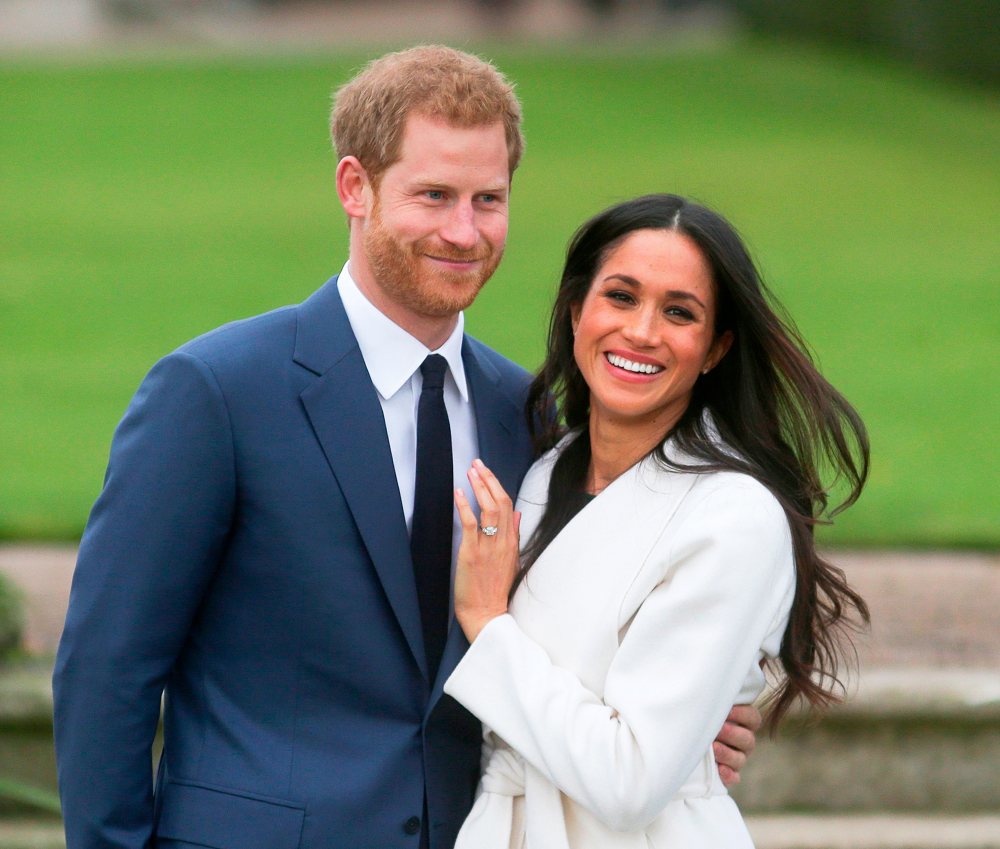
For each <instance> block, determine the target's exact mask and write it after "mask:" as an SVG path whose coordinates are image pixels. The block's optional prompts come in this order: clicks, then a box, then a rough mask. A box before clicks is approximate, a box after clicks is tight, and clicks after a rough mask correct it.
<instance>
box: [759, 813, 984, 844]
mask: <svg viewBox="0 0 1000 849" xmlns="http://www.w3.org/2000/svg"><path fill="white" fill-rule="evenodd" d="M747 826H748V827H749V828H750V833H751V834H752V835H753V839H754V842H755V843H756V844H757V849H1000V816H972V817H938V816H899V815H889V814H875V815H871V816H815V815H808V814H796V815H791V816H773V817H763V816H754V817H747Z"/></svg>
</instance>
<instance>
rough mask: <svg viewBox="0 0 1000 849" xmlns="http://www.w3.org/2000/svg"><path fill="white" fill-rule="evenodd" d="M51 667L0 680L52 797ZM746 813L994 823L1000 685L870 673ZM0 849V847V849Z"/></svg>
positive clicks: (29, 776)
mask: <svg viewBox="0 0 1000 849" xmlns="http://www.w3.org/2000/svg"><path fill="white" fill-rule="evenodd" d="M49 675H50V667H49V666H48V665H47V664H35V665H34V666H32V667H28V668H24V669H21V670H19V671H16V672H15V671H7V672H5V673H4V674H2V675H0V763H3V764H4V773H5V775H4V777H5V778H11V779H18V780H21V781H23V782H25V783H27V784H30V785H32V786H35V787H40V788H43V789H48V790H53V789H54V788H55V764H54V757H53V754H52V742H51V733H52V731H51V711H52V695H51V688H50V686H49ZM733 796H734V797H735V798H736V800H737V802H739V804H740V807H741V808H742V809H743V810H744V811H746V812H748V813H760V814H765V813H778V812H787V811H796V810H810V811H814V812H828V813H848V812H850V813H862V812H879V811H896V812H923V813H928V812H936V813H940V814H949V815H957V814H970V815H971V814H976V813H992V812H997V811H1000V676H997V675H996V673H995V672H994V671H993V670H923V671H914V670H912V669H904V670H898V669H896V670H893V669H888V670H870V671H869V673H868V674H867V675H866V676H864V677H863V678H862V684H861V686H860V687H859V688H858V689H857V691H856V692H855V693H854V694H853V696H852V698H851V699H850V700H849V701H848V702H847V703H846V704H845V705H843V706H841V707H839V708H837V709H835V710H832V711H831V712H830V714H829V715H828V716H826V717H825V718H824V719H823V720H822V721H820V722H818V723H812V724H810V723H808V722H806V721H805V720H804V719H803V718H802V717H792V718H791V719H790V720H789V721H788V722H787V723H786V725H785V726H783V728H782V730H781V732H780V733H779V736H778V738H777V739H776V740H768V739H766V738H765V739H762V740H761V742H760V744H759V746H758V750H757V751H756V752H755V753H754V755H753V757H752V759H751V761H750V763H749V764H748V766H747V767H746V769H745V771H744V777H743V781H742V783H741V784H740V785H739V786H738V787H736V788H735V789H734V791H733ZM3 845H4V844H3V843H0V846H3Z"/></svg>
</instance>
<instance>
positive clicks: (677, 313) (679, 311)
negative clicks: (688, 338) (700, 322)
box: [666, 307, 694, 321]
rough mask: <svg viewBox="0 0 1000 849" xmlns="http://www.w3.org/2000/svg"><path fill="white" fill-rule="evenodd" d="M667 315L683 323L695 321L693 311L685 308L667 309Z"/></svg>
mask: <svg viewBox="0 0 1000 849" xmlns="http://www.w3.org/2000/svg"><path fill="white" fill-rule="evenodd" d="M666 313H667V315H669V316H671V317H672V318H679V319H682V320H683V321H694V314H693V313H692V312H691V310H687V309H685V308H684V307H667V309H666Z"/></svg>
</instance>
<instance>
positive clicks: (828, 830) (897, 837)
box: [0, 814, 1000, 849]
mask: <svg viewBox="0 0 1000 849" xmlns="http://www.w3.org/2000/svg"><path fill="white" fill-rule="evenodd" d="M747 825H748V826H749V828H750V833H751V834H752V835H753V838H754V843H755V844H756V846H757V849H1000V816H969V817H931V816H900V815H890V814H879V815H872V816H853V817H850V816H816V815H809V814H796V815H793V816H770V817H765V816H752V817H748V818H747ZM0 846H2V847H3V849H65V847H66V842H65V840H64V839H63V830H62V826H61V825H58V824H55V823H38V822H32V821H30V820H18V821H11V822H3V821H0ZM720 849H721V847H720Z"/></svg>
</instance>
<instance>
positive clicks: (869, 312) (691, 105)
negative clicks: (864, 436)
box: [0, 37, 1000, 547]
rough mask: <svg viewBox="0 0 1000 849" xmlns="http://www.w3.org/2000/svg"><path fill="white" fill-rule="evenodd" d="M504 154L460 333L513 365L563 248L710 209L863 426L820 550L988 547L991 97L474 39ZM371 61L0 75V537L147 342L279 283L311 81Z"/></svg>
mask: <svg viewBox="0 0 1000 849" xmlns="http://www.w3.org/2000/svg"><path fill="white" fill-rule="evenodd" d="M472 49H476V50H478V52H480V53H481V54H482V55H486V56H489V57H490V58H492V59H493V60H495V62H496V63H497V64H498V65H499V66H500V67H501V68H502V69H503V70H504V71H505V72H506V73H507V74H508V75H509V76H511V77H512V78H513V79H514V80H516V82H517V85H518V92H519V94H520V96H521V98H522V100H523V103H524V108H525V116H526V124H525V126H526V132H527V137H528V151H527V154H526V157H525V160H524V164H523V165H522V167H521V169H520V170H519V171H518V173H517V175H516V177H515V181H514V192H513V208H512V221H511V229H510V238H509V245H508V249H507V255H506V259H505V260H504V262H503V264H502V265H501V268H500V270H499V271H498V273H497V274H496V276H495V277H494V279H493V280H492V282H491V283H490V284H489V286H488V287H487V288H486V290H485V291H484V293H483V294H482V296H481V297H480V299H479V301H477V303H476V305H475V307H474V308H473V309H472V310H471V311H470V315H469V320H468V325H469V328H470V329H471V331H472V332H473V333H474V334H476V335H478V336H480V337H481V338H483V339H484V340H485V341H487V342H488V343H490V344H492V345H493V346H494V347H496V348H498V349H499V350H500V351H502V352H504V353H506V354H508V355H509V356H511V357H513V358H514V359H516V360H518V361H519V362H521V363H522V364H524V365H525V366H527V367H529V368H532V367H534V366H536V365H537V364H538V362H539V360H540V357H541V351H542V344H543V337H544V333H545V327H546V323H547V317H548V311H549V306H550V303H551V299H552V295H553V292H554V287H555V284H556V281H557V278H558V273H559V269H560V266H561V261H562V254H563V251H564V249H565V245H566V242H567V240H568V238H569V236H570V234H571V233H572V231H573V230H574V228H575V227H576V226H577V225H578V224H579V223H581V222H582V221H583V220H584V219H585V218H586V217H588V216H589V215H591V214H593V213H594V212H596V211H598V210H599V209H601V208H603V207H604V206H606V205H608V204H611V203H613V202H616V201H619V200H623V199H626V198H628V197H631V196H634V195H637V194H642V193H647V192H650V191H673V192H679V193H683V194H688V195H691V196H694V197H696V198H697V199H699V200H701V201H703V202H705V203H707V204H709V205H711V206H714V207H715V208H717V209H719V210H721V211H722V212H724V213H725V214H727V215H728V216H729V217H730V218H731V219H732V220H733V221H734V222H735V223H736V225H737V226H738V227H739V229H740V230H741V232H742V233H743V234H744V236H745V237H746V239H747V241H748V242H749V244H750V245H751V247H752V249H753V251H754V253H755V256H756V257H757V258H758V260H759V263H760V265H761V266H762V268H763V270H764V273H765V277H766V279H767V280H768V282H769V283H770V285H771V286H772V288H773V289H774V290H775V292H776V293H777V294H778V295H779V296H780V298H781V299H782V301H783V302H784V303H785V305H786V306H787V307H788V309H789V311H790V312H791V314H792V316H793V317H794V318H795V319H796V321H797V323H798V325H799V327H800V329H801V331H802V332H803V334H804V336H805V338H806V339H807V340H809V342H810V343H811V345H812V346H813V348H814V350H815V353H816V356H817V358H818V360H819V362H820V364H821V367H822V368H823V370H824V372H825V373H826V374H827V376H828V377H829V378H830V379H831V380H832V381H833V382H834V383H835V384H836V385H837V386H838V387H839V388H841V389H842V390H843V391H844V392H845V394H846V395H847V396H848V398H850V399H851V400H852V401H853V402H854V403H855V404H856V405H857V407H858V408H859V409H860V411H861V413H862V415H863V416H864V418H865V420H866V422H867V423H868V426H869V428H870V430H871V436H872V441H873V470H872V478H871V482H870V485H869V487H868V489H867V491H866V493H865V495H864V496H863V497H862V500H861V501H860V502H859V504H858V505H857V506H856V507H855V508H853V509H852V510H851V511H849V512H848V513H846V514H844V516H843V517H841V518H839V519H838V521H837V523H836V525H835V526H834V527H832V528H828V529H824V530H823V532H822V536H823V539H824V540H825V541H826V542H828V543H831V544H837V545H876V546H882V545H886V546H888V545H904V546H917V547H919V546H924V547H929V546H969V547H974V546H979V547H996V546H997V545H998V544H1000V522H998V517H1000V494H998V491H997V490H998V488H997V486H996V475H997V469H998V468H1000V463H998V459H1000V451H998V448H997V438H996V430H997V422H998V421H1000V404H998V400H997V398H998V394H997V390H996V368H995V362H996V360H997V356H998V354H1000V321H998V310H997V302H998V297H997V294H996V288H997V283H998V271H1000V250H998V247H997V237H996V222H997V220H998V218H1000V191H998V189H1000V109H998V104H997V100H996V97H995V94H994V93H992V92H991V91H990V90H989V89H987V88H977V87H975V86H970V85H967V84H960V83H957V82H947V81H942V80H937V79H934V78H933V77H931V76H929V75H927V74H925V73H924V72H922V71H918V70H908V69H906V68H904V67H903V66H902V65H897V64H893V63H892V62H891V61H889V60H880V59H877V58H873V57H871V56H865V55H862V54H859V53H850V52H842V51H840V50H839V49H838V48H833V47H829V48H824V47H817V46H812V47H807V46H794V45H790V44H781V43H778V42H774V41H769V40H766V39H763V38H756V37H752V38H743V39H738V40H731V41H727V42H726V43H725V44H718V45H716V46H714V47H708V46H706V47H703V48H700V49H694V48H692V49H687V50H679V49H676V48H672V49H670V50H667V49H657V48H654V47H651V46H635V45H632V46H630V47H628V48H625V47H622V48H621V49H604V50H601V51H599V52H597V53H595V52H593V51H590V50H585V49H584V48H569V47H561V48H560V47H551V46H550V47H547V48H545V49H544V50H543V49H541V48H522V49H515V48H512V47H504V48H497V49H490V48H489V47H488V46H486V47H484V46H479V47H478V48H477V47H476V46H475V45H473V46H472ZM377 52H379V51H371V50H369V51H366V52H365V53H364V54H363V55H362V54H361V53H357V54H350V55H347V54H345V55H337V56H329V55H327V56H324V57H322V58H320V57H316V56H311V57H310V56H305V57H298V58H294V57H290V56H286V57H284V58H280V57H275V56H272V57H269V58H261V57H256V58H250V57H243V58H239V57H233V56H229V57H224V58H214V59H206V58H193V57H192V58H173V59H170V60H166V59H160V60H158V59H155V58H142V59H140V58H133V59H117V60H111V59H103V60H102V59H78V60H65V59H64V60H60V61H50V60H43V59H30V60H28V59H26V60H21V61H12V60H7V61H5V62H4V63H3V64H2V65H0V102H2V105H3V118H2V121H0V197H2V198H3V203H2V204H0V346H2V347H0V393H2V394H0V398H2V400H0V469H2V475H0V537H3V538H8V539H27V538H36V539H49V538H52V539H59V538H62V539H73V538H75V537H76V536H78V535H79V533H80V531H81V530H82V527H83V524H84V522H85V520H86V515H87V511H88V509H89V507H90V504H91V503H92V501H93V499H94V498H95V497H96V495H97V493H98V491H99V488H100V485H101V479H102V474H103V469H104V464H105V462H106V459H107V450H108V445H109V442H110V437H111V433H112V430H113V428H114V426H115V423H116V422H117V420H118V419H119V417H120V416H121V414H122V412H123V410H124V408H125V406H126V404H127V403H128V400H129V397H130V396H131V394H132V392H133V391H134V390H135V388H136V386H137V384H138V382H139V381H140V380H141V378H142V375H143V374H144V373H145V372H146V371H147V370H148V369H149V367H150V366H151V365H152V363H153V362H154V361H155V360H156V359H157V358H158V357H160V356H162V355H164V354H165V353H167V352H168V351H170V350H171V349H172V348H174V347H175V346H177V345H179V344H181V343H182V342H184V341H185V340H187V339H188V338H190V337H192V336H194V335H196V334H199V333H201V332H204V331H206V330H208V329H210V328H212V327H214V326H216V325H218V324H220V323H223V322H225V321H228V320H231V319H235V318H239V317H243V316H247V315H251V314H253V313H256V312H260V311H263V310H266V309H270V308H272V307H276V306H279V305H282V304H286V303H290V302H295V301H299V300H301V299H302V298H304V297H305V296H306V295H308V294H309V293H310V292H311V291H312V290H313V289H315V288H316V287H317V286H318V285H320V284H321V283H322V282H323V281H324V280H326V279H327V278H328V277H329V276H331V275H332V274H334V273H336V272H337V271H339V269H340V267H341V265H342V263H343V261H344V259H345V256H346V226H345V221H344V217H343V214H342V212H341V210H340V208H339V206H338V204H337V200H336V195H335V192H334V187H333V171H334V166H335V161H334V157H333V154H332V153H331V151H330V147H329V143H328V140H327V131H326V114H327V111H328V107H329V100H330V93H331V91H332V89H333V88H334V87H335V86H336V85H337V84H338V83H340V82H342V81H344V80H345V79H346V78H347V77H349V76H350V74H351V73H352V71H353V70H354V69H355V68H357V67H358V66H359V64H360V63H361V62H363V61H364V60H365V59H367V58H368V57H369V56H371V55H376V54H377Z"/></svg>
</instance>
